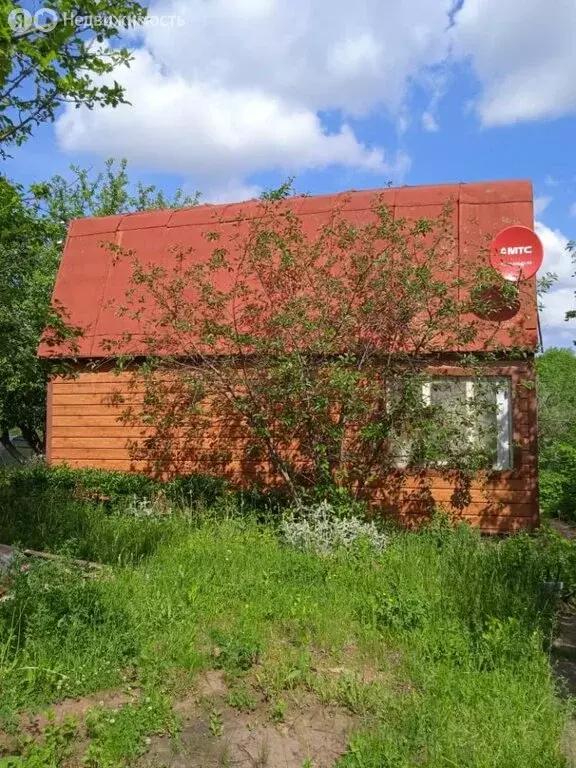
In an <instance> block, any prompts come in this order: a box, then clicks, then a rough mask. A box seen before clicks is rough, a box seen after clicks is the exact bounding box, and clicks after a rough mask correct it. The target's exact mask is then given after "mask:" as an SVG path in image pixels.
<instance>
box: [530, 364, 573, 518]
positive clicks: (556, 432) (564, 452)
mask: <svg viewBox="0 0 576 768" xmlns="http://www.w3.org/2000/svg"><path fill="white" fill-rule="evenodd" d="M536 370H537V374H538V429H539V447H540V503H541V509H542V512H543V513H544V514H545V515H546V516H547V517H561V518H564V519H566V520H576V355H575V354H574V353H573V352H572V351H571V350H569V349H549V350H547V351H546V352H545V353H544V354H543V355H541V356H540V357H538V358H537V360H536Z"/></svg>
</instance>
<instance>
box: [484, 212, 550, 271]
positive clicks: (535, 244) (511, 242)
mask: <svg viewBox="0 0 576 768" xmlns="http://www.w3.org/2000/svg"><path fill="white" fill-rule="evenodd" d="M543 258H544V246H543V245H542V241H541V240H540V238H539V237H538V235H537V234H536V232H534V231H533V230H532V229H529V228H528V227H523V226H513V227H506V229H503V230H501V231H500V232H498V234H497V235H496V237H495V238H494V240H493V241H492V246H491V251H490V264H491V265H492V266H493V267H494V269H496V270H498V272H500V274H501V275H502V277H503V278H504V279H505V280H510V281H511V282H513V283H517V282H518V281H519V280H529V279H530V278H531V277H534V275H535V274H536V273H537V272H538V270H539V269H540V267H541V266H542V260H543Z"/></svg>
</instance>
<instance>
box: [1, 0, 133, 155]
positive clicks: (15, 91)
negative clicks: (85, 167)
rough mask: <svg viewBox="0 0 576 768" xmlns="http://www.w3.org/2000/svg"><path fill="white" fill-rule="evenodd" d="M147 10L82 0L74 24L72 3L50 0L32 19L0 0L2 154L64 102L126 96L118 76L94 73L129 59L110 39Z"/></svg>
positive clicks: (104, 102)
mask: <svg viewBox="0 0 576 768" xmlns="http://www.w3.org/2000/svg"><path fill="white" fill-rule="evenodd" d="M145 16H146V10H145V9H144V8H142V6H141V5H140V4H139V3H137V2H135V0H112V1H110V0H86V2H84V3H83V4H82V7H81V17H82V23H81V24H80V23H77V22H78V21H79V17H78V4H77V3H75V2H72V0H52V1H51V2H50V3H48V4H47V5H46V6H45V7H44V12H43V13H42V14H41V16H39V17H38V18H37V19H36V20H35V19H34V18H33V17H32V16H31V14H30V13H29V12H28V11H27V10H25V9H23V8H21V7H20V6H18V5H16V4H15V3H13V2H12V1H11V0H0V155H3V156H5V155H6V150H7V147H9V146H10V145H20V144H22V143H23V142H24V141H25V140H26V139H27V138H29V136H30V135H31V133H32V131H33V129H34V127H35V126H37V125H39V124H40V123H43V122H52V121H53V120H54V119H55V115H56V111H57V109H58V107H60V106H62V105H63V104H66V103H72V104H75V105H76V106H80V105H85V106H87V107H88V108H90V109H92V108H93V107H94V106H97V105H100V106H112V107H115V106H117V105H118V104H121V103H124V102H125V94H124V90H123V88H122V87H121V86H120V85H119V84H118V82H116V80H114V81H113V82H112V84H107V83H104V82H100V81H99V80H98V79H99V78H100V77H101V76H102V75H107V74H111V73H113V71H114V70H115V69H116V68H117V67H119V66H122V65H124V66H127V65H128V64H129V62H130V58H131V56H130V53H129V51H128V50H127V49H126V48H112V47H110V46H109V45H108V42H109V41H110V40H111V39H112V38H114V37H116V36H117V35H118V34H119V33H120V32H121V30H122V26H123V23H138V22H141V21H143V20H144V18H145ZM74 17H77V18H76V19H75V18H74ZM51 22H55V23H51ZM95 79H96V82H95Z"/></svg>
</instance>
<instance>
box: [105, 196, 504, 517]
mask: <svg viewBox="0 0 576 768" xmlns="http://www.w3.org/2000/svg"><path fill="white" fill-rule="evenodd" d="M285 197H286V190H285V189H284V188H283V189H282V190H281V191H280V194H278V195H274V194H271V193H268V194H267V195H266V196H265V198H264V199H263V200H262V201H261V202H260V203H259V209H258V211H257V212H255V213H254V212H252V214H251V215H250V216H249V217H248V218H247V217H243V216H239V218H238V220H237V221H236V222H235V223H234V226H233V227H232V228H231V227H230V225H229V224H228V225H227V226H226V225H224V224H223V227H222V229H223V230H225V232H226V242H223V241H222V240H221V238H222V229H221V228H220V222H219V221H215V223H214V226H213V228H212V231H210V232H205V237H206V238H207V239H208V241H209V242H211V243H212V244H213V245H212V247H211V249H209V250H210V253H209V254H207V255H206V256H204V257H201V256H200V255H199V253H198V252H197V251H196V250H194V249H192V250H190V249H186V248H181V249H176V251H175V252H174V254H173V256H174V265H173V267H171V268H170V267H163V266H149V265H145V264H143V263H141V262H140V261H139V260H138V254H135V255H134V254H132V256H129V255H128V254H124V255H123V252H122V249H121V248H119V247H117V246H114V245H113V244H108V246H107V247H109V248H110V249H112V250H113V251H114V252H115V253H116V254H117V256H118V258H123V257H125V258H132V260H133V261H132V263H133V270H134V272H133V280H132V285H131V288H130V290H129V292H128V294H127V296H126V301H125V304H124V305H123V307H122V309H123V311H124V312H125V313H128V314H129V316H130V317H131V318H133V319H135V320H137V321H138V323H139V334H138V340H137V341H136V342H135V343H136V344H137V346H138V350H139V353H140V352H142V354H144V355H145V356H146V363H145V364H143V365H142V364H138V365H137V366H133V367H130V366H129V363H130V362H131V361H130V360H129V359H126V358H120V360H119V367H121V368H124V369H126V368H127V367H128V369H129V370H131V371H133V374H132V376H131V377H130V376H129V377H128V380H129V381H132V383H133V384H134V387H135V388H136V390H137V391H138V392H139V393H141V392H142V391H144V392H145V397H144V413H143V412H142V409H141V407H140V406H139V405H138V406H135V407H127V408H126V409H125V411H124V416H123V419H124V421H125V423H126V424H130V425H138V424H139V425H141V424H142V420H143V419H144V421H145V423H146V425H147V426H148V427H149V435H148V436H147V437H146V439H144V440H135V441H134V442H133V444H132V445H131V448H132V455H133V458H134V460H136V461H140V462H143V463H145V464H146V465H147V467H148V468H149V469H151V470H152V471H153V472H155V473H156V474H158V475H160V476H162V475H164V474H166V473H175V472H182V471H191V470H192V467H195V468H196V467H197V468H199V469H201V468H202V466H203V465H204V466H210V465H214V464H215V463H216V464H221V465H223V466H225V465H227V464H229V463H232V465H233V464H234V462H236V466H238V465H241V466H242V467H243V468H244V471H245V472H246V473H247V474H248V475H249V474H250V472H252V471H254V472H256V473H257V472H258V471H259V470H258V469H257V468H258V467H259V466H262V465H267V466H269V467H271V475H272V477H274V478H276V479H277V480H278V481H280V482H281V483H282V485H283V486H284V487H285V488H287V489H288V490H289V492H290V493H291V495H292V497H293V498H294V500H295V501H297V502H298V501H299V500H301V498H302V494H303V493H304V492H305V489H307V488H311V487H315V488H323V489H326V488H333V487H335V486H337V487H341V488H345V489H347V490H348V491H351V492H353V493H355V494H356V495H361V494H362V493H363V492H364V490H365V489H366V487H367V486H369V485H371V484H378V483H380V484H382V483H383V482H384V481H385V484H386V488H387V491H391V490H392V488H393V485H394V476H395V469H396V468H398V467H399V465H400V464H403V465H404V466H414V467H419V468H422V467H426V466H434V467H435V468H437V469H438V470H439V471H443V469H445V471H446V474H448V475H450V476H452V474H451V473H452V472H453V471H454V470H461V472H460V475H459V478H463V477H464V475H466V473H470V471H473V470H477V469H479V468H489V467H491V466H492V464H493V463H494V455H493V451H492V446H493V445H494V443H493V442H491V440H490V439H488V436H487V435H482V439H480V435H479V431H480V425H481V424H482V423H483V422H482V420H481V419H479V418H478V414H477V413H475V412H474V411H475V410H476V409H480V408H483V407H484V405H488V403H480V400H482V397H479V398H478V402H475V403H474V404H472V403H470V402H469V401H466V402H459V401H458V398H459V397H460V396H462V397H463V398H465V397H466V396H465V394H464V393H463V392H462V391H461V390H462V389H463V388H462V387H460V386H459V385H458V382H456V383H454V382H452V383H450V382H449V381H447V386H449V387H450V386H451V390H450V392H449V393H447V397H443V393H442V392H441V391H438V390H437V389H434V390H429V393H430V396H429V397H427V398H426V397H423V392H424V391H425V390H424V389H423V387H424V386H425V385H426V384H427V382H429V379H430V372H429V366H430V365H434V364H435V363H436V364H438V363H439V362H441V361H445V359H446V357H445V356H446V353H447V352H452V353H453V354H454V359H455V360H456V361H457V362H458V364H459V365H460V366H461V367H462V368H465V369H467V370H469V371H470V374H471V375H474V372H475V371H477V370H478V369H479V370H482V368H481V365H480V364H479V361H478V360H476V359H474V357H473V356H471V355H463V354H460V353H459V351H460V350H462V349H466V348H467V347H468V346H469V344H470V343H471V342H472V341H473V340H474V338H475V336H476V333H477V326H478V322H477V319H476V318H474V317H472V316H471V315H470V312H471V310H473V311H476V312H486V311H488V312H489V308H486V307H485V306H479V305H478V302H479V301H480V300H479V299H477V298H473V299H469V298H468V297H469V296H470V295H472V296H473V297H477V296H481V295H483V294H482V291H474V290H472V288H474V287H477V285H478V283H477V279H476V276H475V275H470V276H469V277H468V278H465V277H463V276H456V270H454V271H453V274H450V270H449V269H446V268H445V265H446V262H447V257H446V252H447V249H449V248H450V246H451V235H450V224H449V221H450V218H449V210H446V212H445V213H444V214H443V215H442V216H441V217H439V219H438V220H434V221H431V220H424V219H423V220H420V221H409V220H404V219H395V218H394V216H393V215H392V213H391V211H390V210H389V208H387V206H386V205H385V204H384V203H383V201H382V199H381V198H379V197H376V198H375V200H374V206H373V222H372V223H370V224H363V225H359V226H354V225H353V224H351V223H350V222H349V221H347V220H346V215H345V213H344V212H343V211H342V210H340V209H339V208H338V209H336V210H335V211H334V212H333V215H332V218H331V221H330V222H329V223H328V224H326V225H325V226H323V227H321V228H319V230H318V232H317V235H316V236H315V237H314V238H312V239H311V238H310V237H309V236H307V235H306V233H305V232H304V230H303V228H302V227H303V224H302V220H301V219H300V218H299V217H298V216H297V215H296V214H295V213H293V211H292V210H291V206H290V201H287V200H285V199H284V198H285ZM438 264H443V265H444V267H443V269H442V272H441V273H440V272H439V270H438V266H437V265H438ZM483 272H484V274H483V276H482V277H483V279H484V280H485V278H486V274H485V270H483ZM490 279H491V286H492V287H494V286H495V285H496V283H495V282H494V281H498V280H500V282H501V283H502V282H503V281H501V279H500V278H499V277H498V275H496V274H492V273H491V274H490ZM505 287H506V286H503V288H505ZM467 289H469V290H467ZM502 300H504V299H502ZM487 327H488V328H489V329H491V330H492V332H496V330H497V328H498V323H497V322H493V323H491V324H488V326H486V325H485V326H484V328H487ZM128 336H129V335H128ZM126 342H128V344H129V345H130V343H131V339H130V338H127V337H126V336H124V335H123V336H122V340H121V346H124V345H125V344H126ZM487 345H488V346H489V345H490V341H489V340H488V341H487ZM121 346H119V345H118V344H117V343H116V341H115V340H114V339H110V340H109V343H108V349H109V351H110V353H111V354H112V355H118V354H119V353H120V351H121ZM486 394H487V398H486V399H487V400H490V396H489V395H490V393H486ZM120 399H121V398H120ZM446 401H448V402H449V403H450V408H445V407H444V405H443V403H444V402H446ZM488 422H490V424H492V423H494V422H495V419H494V420H490V419H487V420H485V422H484V423H486V424H488ZM222 424H223V425H225V426H224V428H223V429H219V427H218V425H222ZM470 429H474V430H475V433H474V435H475V438H478V439H472V440H468V439H467V437H466V436H467V435H468V434H471V433H470V432H469V431H468V430H470ZM489 430H490V426H487V431H489ZM484 437H486V438H487V439H483V438H484ZM235 471H236V472H238V470H235ZM241 471H242V470H241ZM266 471H267V470H264V472H266ZM460 490H462V488H461V487H460ZM466 498H467V497H466V493H465V492H463V493H462V494H461V495H460V498H459V500H456V499H455V503H458V504H459V505H462V506H463V505H465V503H466ZM428 501H430V498H428Z"/></svg>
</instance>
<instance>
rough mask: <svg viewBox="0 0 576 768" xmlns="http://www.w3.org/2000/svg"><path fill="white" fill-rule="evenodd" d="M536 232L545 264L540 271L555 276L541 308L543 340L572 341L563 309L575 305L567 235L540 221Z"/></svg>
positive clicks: (573, 335)
mask: <svg viewBox="0 0 576 768" xmlns="http://www.w3.org/2000/svg"><path fill="white" fill-rule="evenodd" d="M536 232H537V233H538V235H539V236H540V239H541V240H542V243H543V244H544V265H543V267H542V270H541V273H542V274H545V273H547V272H553V273H554V274H556V275H557V277H558V282H556V283H555V284H554V286H553V288H552V290H550V291H549V292H548V293H546V294H545V296H544V297H543V299H542V304H543V307H544V308H543V311H542V312H541V314H540V322H541V325H542V332H543V335H544V339H545V342H546V344H547V345H548V346H550V344H568V345H569V344H571V342H572V340H573V339H575V338H576V327H575V326H574V323H572V322H570V323H567V322H566V320H565V318H566V312H568V311H569V310H572V309H575V308H576V296H575V291H576V279H575V278H574V271H575V266H574V264H573V263H572V259H571V257H570V254H569V253H568V251H567V250H566V246H567V245H568V238H567V237H566V236H565V235H563V234H562V232H560V231H559V230H557V229H551V228H550V227H547V226H546V225H545V224H543V223H542V222H536Z"/></svg>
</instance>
